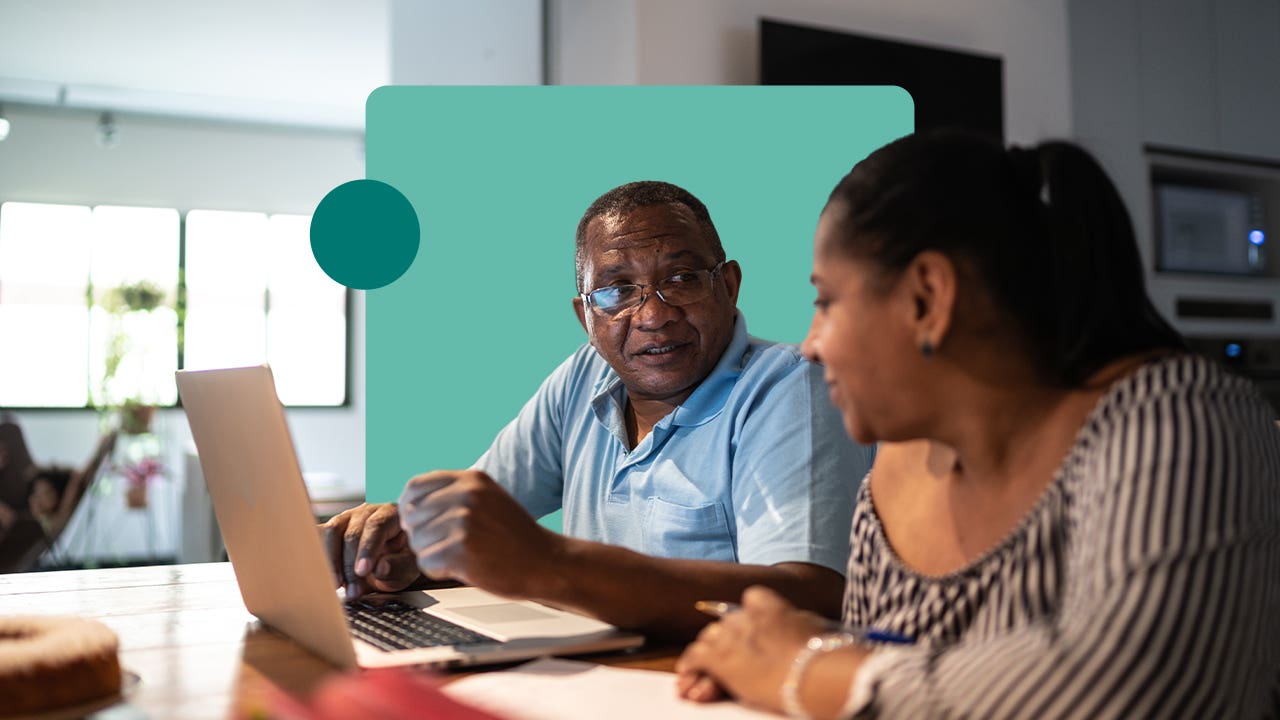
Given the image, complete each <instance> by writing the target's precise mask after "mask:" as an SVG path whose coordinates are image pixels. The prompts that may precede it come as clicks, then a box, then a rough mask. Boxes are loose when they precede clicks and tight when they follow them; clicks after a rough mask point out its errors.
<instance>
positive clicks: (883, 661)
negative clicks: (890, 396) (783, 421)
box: [844, 356, 1280, 718]
mask: <svg viewBox="0 0 1280 720" xmlns="http://www.w3.org/2000/svg"><path fill="white" fill-rule="evenodd" d="M1273 417H1274V413H1273V411H1272V409H1271V408H1270V407H1269V406H1268V405H1267V404H1266V403H1265V402H1264V401H1263V400H1262V398H1261V397H1260V396H1259V395H1258V393H1257V391H1256V390H1255V389H1254V388H1253V386H1252V385H1251V384H1250V383H1248V382H1247V381H1244V380H1242V379H1239V378H1236V377H1234V376H1231V375H1228V374H1226V373H1225V372H1223V371H1222V370H1221V369H1220V368H1219V367H1218V366H1217V365H1216V364H1215V363H1213V362H1211V361H1209V360H1205V359H1203V358H1198V357H1194V356H1175V357H1171V358H1166V359H1163V360H1159V361H1155V362H1152V363H1149V364H1147V365H1145V366H1143V367H1142V368H1141V369H1139V370H1138V371H1136V372H1135V373H1133V374H1132V375H1130V376H1129V377H1127V378H1125V379H1123V380H1121V381H1119V382H1117V383H1116V384H1115V385H1114V386H1113V387H1112V388H1111V389H1110V390H1109V391H1108V392H1107V394H1106V395H1105V396H1104V397H1103V398H1102V399H1101V400H1100V402H1099V403H1098V405H1097V407H1096V408H1095V409H1094V410H1093V411H1092V413H1091V414H1090V415H1089V417H1088V419H1087V420H1086V421H1085V424H1084V426H1083V427H1082V428H1081V430H1080V433H1079V435H1078V436H1077V438H1076V443H1075V445H1074V446H1073V448H1072V449H1071V451H1070V452H1069V453H1068V455H1067V457H1066V459H1065V460H1064V462H1063V464H1062V466H1061V467H1060V468H1059V470H1058V473H1057V475H1056V476H1055V478H1054V480H1053V483H1052V485H1051V486H1050V487H1049V489H1048V490H1047V491H1046V492H1045V494H1044V496H1043V497H1042V498H1041V499H1040V501H1039V502H1038V504H1037V505H1036V507H1035V508H1034V510H1033V511H1032V512H1031V513H1030V514H1029V515H1028V516H1027V517H1026V518H1024V520H1023V522H1022V523H1021V524H1020V525H1019V526H1018V527H1017V528H1016V529H1015V530H1014V532H1013V533H1011V534H1010V536H1009V537H1007V538H1006V539H1005V540H1004V541H1003V542H1001V543H1000V544H999V545H997V546H996V547H995V548H993V549H992V550H991V551H990V552H988V553H987V554H985V555H984V556H983V557H981V558H980V559H978V560H977V561H976V562H974V563H973V564H971V565H970V566H969V567H967V568H965V569H964V570H962V571H960V572H956V573H953V574H951V575H947V576H944V577H928V576H922V575H920V574H917V573H914V572H912V571H911V570H910V569H908V568H907V567H905V566H904V565H903V564H902V563H901V561H900V560H899V559H898V558H897V556H896V555H895V554H894V552H893V550H892V549H891V548H890V547H889V544H888V542H887V541H886V540H885V535H884V533H883V532H882V530H881V527H880V524H879V521H878V519H877V517H876V514H875V509H874V507H873V506H872V502H871V495H870V493H869V491H868V484H867V483H863V486H862V490H861V492H860V496H859V500H858V506H857V509H856V511H855V514H854V521H853V534H852V552H851V556H850V561H849V572H848V588H847V591H846V595H845V611H844V612H845V621H846V622H847V623H849V624H851V625H856V626H875V627H877V628H881V629H886V630H894V631H897V632H900V633H905V634H908V635H911V636H913V637H916V638H918V639H919V640H920V642H919V643H918V644H917V645H915V646H908V647H891V648H882V649H880V650H878V651H877V652H876V653H875V656H876V658H877V659H876V660H875V661H874V662H872V663H871V664H870V665H869V666H868V668H867V669H866V670H864V672H867V673H868V674H869V678H863V680H864V681H865V680H870V682H871V684H872V685H873V686H874V687H875V688H876V692H875V700H874V702H873V704H872V706H871V707H870V708H869V711H870V713H871V714H878V715H880V716H885V717H909V718H923V717H972V718H1003V717H1026V718H1057V717H1072V718H1076V717H1079V718H1172V717H1196V718H1256V717H1280V430H1278V429H1277V427H1276V424H1275V422H1274V420H1273Z"/></svg>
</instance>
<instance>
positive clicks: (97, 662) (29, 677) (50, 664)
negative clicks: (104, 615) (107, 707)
mask: <svg viewBox="0 0 1280 720" xmlns="http://www.w3.org/2000/svg"><path fill="white" fill-rule="evenodd" d="M119 650H120V641H119V640H118V639H117V638H116V634H115V633H114V632H112V631H111V629H110V628H108V627H107V626H106V625H103V624H102V623H100V622H98V621H96V620H88V619H86V618H79V617H69V616H61V615H19V616H9V617H0V698H4V701H3V702H0V717H12V716H15V715H28V714H31V713H37V712H43V711H48V710H56V709H58V708H64V707H70V706H74V705H78V704H82V703H87V702H90V701H93V700H100V699H102V698H105V697H108V696H111V695H115V694H118V693H119V692H120V660H119V655H118V654H119Z"/></svg>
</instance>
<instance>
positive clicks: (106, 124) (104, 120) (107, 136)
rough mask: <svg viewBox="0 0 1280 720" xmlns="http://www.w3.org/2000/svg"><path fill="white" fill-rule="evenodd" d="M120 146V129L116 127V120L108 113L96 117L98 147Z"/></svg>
mask: <svg viewBox="0 0 1280 720" xmlns="http://www.w3.org/2000/svg"><path fill="white" fill-rule="evenodd" d="M119 144H120V128H118V127H116V118H115V116H114V115H112V114H111V113H109V112H104V113H102V115H101V116H99V117H98V147H102V148H106V149H108V150H110V149H111V148H113V147H115V146H117V145H119Z"/></svg>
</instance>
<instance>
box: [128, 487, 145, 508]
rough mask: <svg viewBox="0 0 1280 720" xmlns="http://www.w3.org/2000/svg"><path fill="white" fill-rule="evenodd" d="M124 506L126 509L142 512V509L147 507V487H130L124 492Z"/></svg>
mask: <svg viewBox="0 0 1280 720" xmlns="http://www.w3.org/2000/svg"><path fill="white" fill-rule="evenodd" d="M124 504H125V507H127V508H129V509H131V510H141V509H142V508H145V507H146V506H147V486H146V485H145V484H143V485H130V486H129V488H128V489H127V490H125V491H124Z"/></svg>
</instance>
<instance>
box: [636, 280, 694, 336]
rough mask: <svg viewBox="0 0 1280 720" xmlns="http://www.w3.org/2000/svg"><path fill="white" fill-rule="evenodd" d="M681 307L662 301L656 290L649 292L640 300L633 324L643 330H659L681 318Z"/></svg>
mask: <svg viewBox="0 0 1280 720" xmlns="http://www.w3.org/2000/svg"><path fill="white" fill-rule="evenodd" d="M681 312H682V311H681V310H680V308H679V307H676V306H675V305H672V304H670V303H668V302H667V301H666V300H663V299H662V295H660V294H658V291H657V290H656V289H653V290H649V292H647V293H645V294H644V297H642V298H640V304H639V305H638V306H637V307H636V309H635V313H634V314H633V316H632V318H631V322H632V323H634V324H636V325H638V326H640V327H642V328H659V327H662V326H663V325H666V324H667V323H669V322H671V321H672V320H675V319H677V318H678V317H680V313H681Z"/></svg>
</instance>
